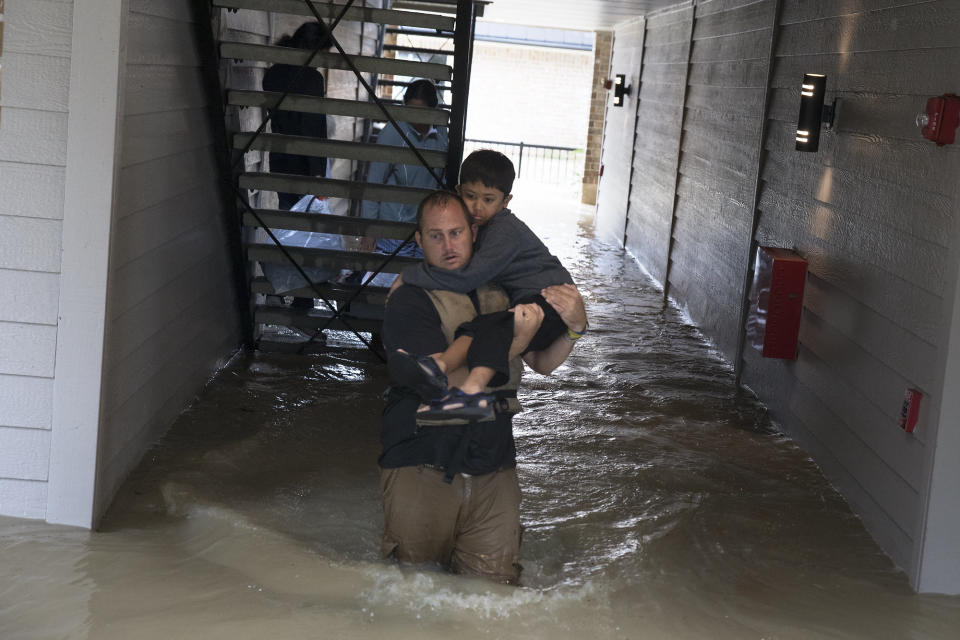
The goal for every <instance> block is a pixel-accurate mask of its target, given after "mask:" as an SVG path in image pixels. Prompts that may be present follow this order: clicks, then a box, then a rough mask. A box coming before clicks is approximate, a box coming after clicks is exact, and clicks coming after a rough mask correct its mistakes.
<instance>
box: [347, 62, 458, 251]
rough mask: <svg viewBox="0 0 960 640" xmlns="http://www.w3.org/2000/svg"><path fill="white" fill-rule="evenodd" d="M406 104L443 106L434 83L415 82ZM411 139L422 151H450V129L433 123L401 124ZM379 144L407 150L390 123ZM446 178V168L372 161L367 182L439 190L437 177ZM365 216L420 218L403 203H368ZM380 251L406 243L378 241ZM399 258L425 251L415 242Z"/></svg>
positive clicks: (414, 208)
mask: <svg viewBox="0 0 960 640" xmlns="http://www.w3.org/2000/svg"><path fill="white" fill-rule="evenodd" d="M403 104H404V105H405V106H408V107H421V108H423V107H426V108H430V109H435V108H436V107H437V105H438V104H439V98H438V96H437V87H436V85H435V84H434V83H433V82H431V81H430V80H422V79H421V80H414V81H413V82H411V83H410V84H409V85H408V86H407V89H406V91H404V93H403ZM397 124H398V125H399V126H400V128H401V129H402V130H403V132H404V133H405V134H406V136H407V138H409V139H410V141H411V142H412V143H413V145H414V146H415V147H417V148H419V149H429V150H436V151H446V150H447V146H448V144H449V141H448V138H447V129H446V127H436V126H433V125H430V124H411V123H409V122H398V123H397ZM377 144H382V145H390V146H394V147H404V146H405V143H404V141H403V138H402V137H401V136H400V133H399V131H398V130H397V128H396V127H394V126H393V125H392V124H389V123H388V124H387V125H386V126H385V127H384V128H383V131H381V132H380V135H379V136H378V137H377ZM435 175H436V176H437V177H440V178H442V177H443V176H442V169H439V168H435V169H433V171H432V172H431V170H429V169H427V168H426V167H424V166H423V165H421V164H419V163H416V164H396V163H392V162H372V163H371V164H370V173H369V174H368V177H367V181H368V182H370V183H374V184H377V183H378V184H388V185H395V186H400V187H420V188H422V189H438V188H440V186H441V185H440V184H439V183H438V182H437V178H436V177H434V176H435ZM361 215H362V216H363V217H364V218H367V219H370V220H394V221H399V222H415V221H416V219H417V205H416V204H401V203H399V202H377V201H374V200H364V201H363V210H362V213H361ZM375 242H376V249H377V251H379V252H381V253H393V251H394V250H395V249H396V248H397V247H398V246H400V245H401V244H402V243H403V240H397V239H392V238H378V239H376V241H375ZM371 245H373V240H372V239H368V243H367V245H366V246H365V248H366V249H367V250H371V249H373V246H371ZM397 255H401V256H410V257H414V258H422V257H423V252H422V251H421V250H420V248H419V247H418V246H417V245H415V244H414V243H413V242H411V243H409V244H407V245H406V246H405V247H404V248H403V249H401V250H400V252H399V253H398V254H397Z"/></svg>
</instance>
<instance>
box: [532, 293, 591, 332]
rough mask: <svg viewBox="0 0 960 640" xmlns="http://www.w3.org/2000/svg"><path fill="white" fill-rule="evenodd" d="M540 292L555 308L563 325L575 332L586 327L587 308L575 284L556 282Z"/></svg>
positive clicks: (581, 330)
mask: <svg viewBox="0 0 960 640" xmlns="http://www.w3.org/2000/svg"><path fill="white" fill-rule="evenodd" d="M540 294H541V295H542V296H543V298H544V299H545V300H546V301H547V302H549V303H550V306H551V307H553V308H554V309H556V310H557V313H558V314H560V318H561V319H562V320H563V323H564V324H565V325H567V326H568V327H570V328H571V329H573V330H574V331H576V332H577V333H582V332H583V331H584V330H585V329H586V328H587V309H586V307H584V305H583V298H582V297H581V296H580V292H579V291H578V290H577V287H576V286H574V285H572V284H556V285H553V286H552V287H547V288H546V289H544V290H542V291H541V292H540Z"/></svg>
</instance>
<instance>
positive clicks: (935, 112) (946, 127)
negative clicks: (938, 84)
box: [923, 93, 960, 147]
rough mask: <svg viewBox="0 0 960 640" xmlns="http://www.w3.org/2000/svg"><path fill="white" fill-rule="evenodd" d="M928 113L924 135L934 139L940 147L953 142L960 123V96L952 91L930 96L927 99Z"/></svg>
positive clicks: (928, 138)
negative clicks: (933, 96)
mask: <svg viewBox="0 0 960 640" xmlns="http://www.w3.org/2000/svg"><path fill="white" fill-rule="evenodd" d="M926 115H927V117H926V122H927V123H926V125H924V127H923V137H924V138H926V139H927V140H933V141H934V142H936V143H937V146H938V147H942V146H943V145H945V144H953V142H954V140H956V135H957V125H960V98H958V97H957V96H955V95H953V94H952V93H945V94H944V95H942V96H937V97H935V98H930V99H929V100H927V114H926Z"/></svg>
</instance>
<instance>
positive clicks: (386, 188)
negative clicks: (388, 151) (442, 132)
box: [240, 173, 440, 204]
mask: <svg viewBox="0 0 960 640" xmlns="http://www.w3.org/2000/svg"><path fill="white" fill-rule="evenodd" d="M240 188H241V189H262V190H264V191H280V192H285V193H300V194H304V195H305V194H308V193H309V194H313V195H316V196H330V197H334V198H349V199H351V200H376V201H378V202H399V203H402V204H420V201H421V200H423V199H424V198H425V197H426V196H428V195H430V194H431V193H433V191H434V190H433V189H420V188H417V187H398V186H395V185H386V184H375V183H359V182H351V181H349V180H334V179H331V178H313V177H310V176H295V175H288V174H282V173H243V174H240ZM437 188H440V187H439V186H438V187H437Z"/></svg>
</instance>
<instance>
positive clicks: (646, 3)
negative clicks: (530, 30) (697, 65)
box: [482, 0, 683, 31]
mask: <svg viewBox="0 0 960 640" xmlns="http://www.w3.org/2000/svg"><path fill="white" fill-rule="evenodd" d="M682 3H683V0H493V2H491V3H490V4H488V5H487V7H486V9H485V11H484V14H483V18H482V19H483V20H489V21H492V22H506V23H510V24H525V25H531V26H537V27H555V28H559V29H580V30H587V31H595V30H603V29H611V28H613V25H615V24H617V23H618V22H623V21H624V20H627V19H629V18H635V17H637V16H642V15H645V14H647V13H650V12H651V11H655V10H657V9H663V8H665V7H670V6H673V5H678V4H682Z"/></svg>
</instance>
